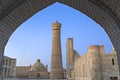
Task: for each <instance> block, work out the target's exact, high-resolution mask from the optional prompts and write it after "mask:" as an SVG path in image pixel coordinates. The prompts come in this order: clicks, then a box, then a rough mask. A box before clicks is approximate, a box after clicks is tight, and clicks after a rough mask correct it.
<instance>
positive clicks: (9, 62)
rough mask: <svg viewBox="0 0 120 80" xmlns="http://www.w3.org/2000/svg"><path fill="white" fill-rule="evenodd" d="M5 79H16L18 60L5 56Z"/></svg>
mask: <svg viewBox="0 0 120 80" xmlns="http://www.w3.org/2000/svg"><path fill="white" fill-rule="evenodd" d="M2 73H3V77H6V78H7V77H16V59H14V58H10V57H7V56H4V59H3V71H2Z"/></svg>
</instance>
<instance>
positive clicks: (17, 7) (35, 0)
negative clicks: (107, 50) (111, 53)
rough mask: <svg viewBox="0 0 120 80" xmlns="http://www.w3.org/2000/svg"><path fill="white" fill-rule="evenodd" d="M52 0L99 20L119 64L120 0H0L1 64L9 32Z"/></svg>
mask: <svg viewBox="0 0 120 80" xmlns="http://www.w3.org/2000/svg"><path fill="white" fill-rule="evenodd" d="M55 2H60V3H63V4H65V5H68V6H70V7H72V8H74V9H76V10H78V11H81V12H82V13H84V14H86V15H87V16H88V17H90V18H92V19H93V20H94V21H96V22H97V23H98V24H100V25H101V26H102V27H103V29H104V30H105V31H106V33H107V34H108V36H109V37H110V39H111V41H112V43H113V45H114V47H115V49H116V51H117V53H118V55H117V56H118V62H119V65H120V1H119V0H109V1H108V0H10V1H9V0H0V66H1V65H2V56H3V54H4V48H5V45H6V44H7V41H8V40H9V37H10V36H11V34H12V33H13V32H14V31H15V30H16V29H17V28H18V27H19V26H20V25H21V24H22V23H23V22H25V21H26V20H27V19H29V18H30V17H32V16H33V15H34V14H35V13H37V12H38V11H40V10H42V9H44V8H46V7H48V6H50V5H52V4H54V3H55ZM119 68H120V66H119ZM0 69H1V68H0Z"/></svg>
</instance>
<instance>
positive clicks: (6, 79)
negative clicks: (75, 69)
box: [0, 78, 67, 80]
mask: <svg viewBox="0 0 120 80" xmlns="http://www.w3.org/2000/svg"><path fill="white" fill-rule="evenodd" d="M0 80H2V79H0ZM3 80H67V79H18V78H4V79H3Z"/></svg>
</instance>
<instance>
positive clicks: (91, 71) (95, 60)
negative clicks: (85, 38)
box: [66, 38, 120, 80]
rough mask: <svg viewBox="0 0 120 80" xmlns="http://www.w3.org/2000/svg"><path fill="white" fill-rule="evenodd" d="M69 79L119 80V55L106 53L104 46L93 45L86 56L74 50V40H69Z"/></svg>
mask: <svg viewBox="0 0 120 80" xmlns="http://www.w3.org/2000/svg"><path fill="white" fill-rule="evenodd" d="M66 55H67V70H66V73H67V75H66V76H67V78H68V79H75V80H119V79H120V78H119V68H118V61H117V53H116V51H115V49H113V50H112V51H111V52H110V53H109V54H106V53H105V49H104V46H103V45H91V46H89V47H88V51H87V52H86V53H85V55H84V56H80V55H79V53H78V52H77V51H75V50H74V48H73V39H72V38H69V39H68V40H67V53H66Z"/></svg>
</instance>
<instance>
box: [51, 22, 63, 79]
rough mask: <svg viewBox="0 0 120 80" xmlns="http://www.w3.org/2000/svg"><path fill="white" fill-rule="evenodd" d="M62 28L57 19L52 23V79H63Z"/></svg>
mask: <svg viewBox="0 0 120 80" xmlns="http://www.w3.org/2000/svg"><path fill="white" fill-rule="evenodd" d="M60 28H61V24H60V23H58V22H57V21H56V22H55V23H53V24H52V57H51V71H50V78H51V79H63V68H62V54H61V41H60Z"/></svg>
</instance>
